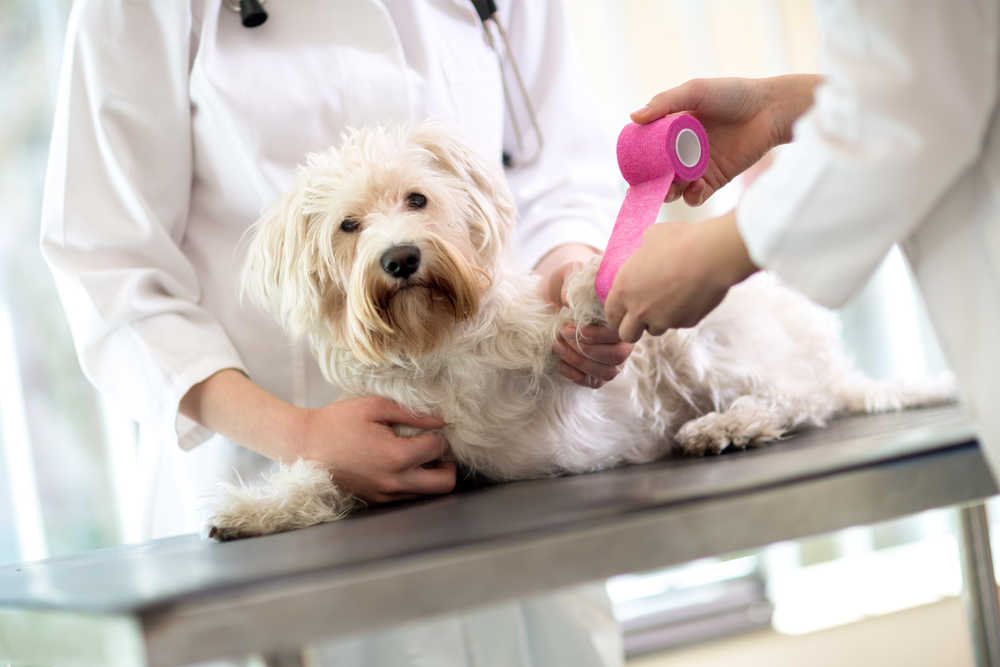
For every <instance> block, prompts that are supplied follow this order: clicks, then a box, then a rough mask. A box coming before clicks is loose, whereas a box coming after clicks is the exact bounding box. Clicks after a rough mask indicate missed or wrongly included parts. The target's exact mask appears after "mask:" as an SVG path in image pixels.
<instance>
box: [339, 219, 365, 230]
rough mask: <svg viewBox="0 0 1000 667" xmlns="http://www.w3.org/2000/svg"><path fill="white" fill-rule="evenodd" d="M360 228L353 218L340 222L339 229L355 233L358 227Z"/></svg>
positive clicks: (359, 224)
mask: <svg viewBox="0 0 1000 667" xmlns="http://www.w3.org/2000/svg"><path fill="white" fill-rule="evenodd" d="M360 226H361V223H360V222H358V221H357V220H355V219H354V218H344V219H343V220H342V221H341V222H340V228H341V229H342V230H344V231H345V232H356V231H358V227H360Z"/></svg>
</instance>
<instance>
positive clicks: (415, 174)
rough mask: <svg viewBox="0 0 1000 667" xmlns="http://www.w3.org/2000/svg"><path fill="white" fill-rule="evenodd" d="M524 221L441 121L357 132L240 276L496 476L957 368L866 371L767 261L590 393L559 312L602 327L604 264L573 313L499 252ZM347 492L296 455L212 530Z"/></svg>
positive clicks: (666, 445)
mask: <svg viewBox="0 0 1000 667" xmlns="http://www.w3.org/2000/svg"><path fill="white" fill-rule="evenodd" d="M514 224H515V208H514V203H513V201H512V199H511V195H510V192H509V191H508V189H507V186H506V184H505V180H504V176H503V174H502V173H501V171H500V169H499V168H498V167H497V166H495V165H493V164H492V163H490V162H488V161H486V160H484V159H482V158H481V157H480V156H478V155H476V154H475V153H474V152H473V151H472V150H471V149H469V148H468V147H467V146H465V145H463V144H462V143H460V142H459V141H457V140H455V139H454V138H453V137H452V136H451V135H450V134H448V133H446V132H445V131H443V130H442V129H441V128H439V127H437V126H434V125H426V124H425V125H420V126H417V127H414V128H394V129H383V128H378V129H366V130H361V131H355V132H350V133H348V134H347V135H346V136H345V138H344V140H343V143H342V145H341V146H340V147H339V148H337V149H335V150H331V151H329V152H326V153H323V154H320V155H313V156H310V158H309V160H308V164H307V165H306V166H305V167H304V168H302V169H301V170H300V173H299V174H298V179H297V182H296V183H295V185H294V187H293V188H292V189H291V191H290V192H289V193H288V194H287V195H286V196H285V197H284V198H283V200H282V201H280V202H279V204H278V205H277V206H276V207H274V208H273V209H272V210H271V211H270V212H269V213H267V214H265V216H264V217H263V218H262V219H261V220H260V221H259V223H258V224H257V226H256V230H255V234H254V236H253V238H252V240H251V245H250V248H249V255H248V260H247V264H246V268H245V272H244V276H243V278H244V286H245V289H246V291H247V292H248V294H249V295H250V296H251V297H252V298H253V299H254V300H255V301H256V302H257V303H258V304H260V305H261V306H263V307H264V308H266V309H267V310H268V311H269V312H271V313H272V314H273V315H274V316H275V317H277V318H278V319H279V320H280V321H281V323H282V324H283V326H284V327H285V329H286V330H287V331H288V333H289V334H291V335H292V336H306V337H307V338H308V340H309V341H310V343H311V345H312V349H313V350H314V352H315V355H316V357H317V359H318V361H319V364H320V366H321V368H322V370H323V372H324V373H325V375H326V378H327V379H328V380H329V381H330V382H332V383H334V384H335V385H336V386H337V387H338V388H339V389H340V390H341V392H342V395H343V396H344V397H345V398H349V397H356V396H370V395H377V396H383V397H386V398H389V399H392V400H394V401H397V402H398V403H400V404H402V405H403V406H406V407H408V408H410V409H412V410H414V411H415V412H421V413H431V414H436V415H439V416H440V417H441V418H442V419H443V420H444V421H446V422H447V424H448V426H446V427H445V429H444V435H445V436H446V437H447V441H448V443H449V444H450V448H451V452H452V453H453V454H454V457H455V458H456V459H457V461H458V463H459V464H460V465H462V466H463V467H465V468H468V469H472V470H475V471H476V472H478V473H480V474H482V475H485V476H487V477H489V478H492V479H495V480H512V479H521V478H530V477H540V476H547V475H556V474H560V473H582V472H590V471H595V470H601V469H605V468H611V467H613V466H617V465H620V464H623V463H645V462H649V461H653V460H656V459H659V458H661V457H663V456H664V455H665V454H667V453H668V452H669V451H670V450H671V449H672V448H676V449H680V450H682V451H684V452H687V453H691V454H702V453H705V452H720V451H722V450H723V449H725V448H726V447H728V446H731V445H733V446H737V447H746V446H748V445H755V444H759V443H762V442H766V441H768V440H774V439H776V438H780V437H781V436H782V435H783V434H785V433H787V432H789V431H790V430H792V429H795V428H796V427H799V426H802V425H822V424H823V423H825V422H826V421H827V420H828V419H829V418H830V417H831V416H832V415H834V414H836V413H839V412H845V411H852V412H853V411H867V412H874V411H879V410H892V409H899V408H901V407H904V406H911V405H917V404H923V403H930V402H936V401H940V400H942V399H947V398H948V397H950V396H951V394H952V387H951V385H950V382H949V381H946V380H945V381H938V382H927V383H919V384H915V385H913V386H909V387H907V386H902V385H900V384H886V383H879V382H874V381H871V380H869V379H867V378H865V377H863V376H862V375H860V374H859V373H857V372H855V371H854V370H852V367H851V364H850V363H849V361H848V359H847V357H846V355H845V353H844V351H843V349H842V345H841V342H840V340H839V339H838V336H837V330H838V327H837V321H836V317H835V316H834V315H833V314H832V313H830V312H828V311H826V310H823V309H821V308H819V307H818V306H816V305H814V304H812V303H811V302H809V301H808V300H806V299H805V298H804V297H802V296H800V295H799V294H797V293H795V292H792V291H791V290H789V289H786V288H785V287H783V286H781V285H780V284H778V282H777V281H776V280H775V279H774V278H773V277H771V276H769V275H766V274H759V275H757V276H755V277H753V278H751V279H749V280H747V281H745V282H744V283H742V284H740V285H737V286H736V287H734V288H733V289H732V290H730V292H729V294H728V296H727V297H726V299H725V300H724V301H723V302H722V304H721V305H720V306H719V307H718V308H716V309H715V310H714V311H713V312H712V313H711V314H710V315H709V316H708V317H707V318H705V319H704V320H703V321H702V322H701V323H700V324H698V325H697V326H696V327H694V328H691V329H681V330H674V331H668V332H667V333H666V334H664V335H663V336H660V337H657V338H653V337H650V336H646V337H644V338H643V339H642V340H641V341H640V343H639V344H638V345H637V346H636V348H635V351H634V352H633V353H632V355H631V357H630V359H629V361H628V363H627V364H626V367H625V369H624V370H623V372H622V373H621V374H620V375H619V377H617V378H616V379H615V380H613V381H612V382H610V383H608V384H607V386H605V387H603V388H601V389H599V390H594V389H589V388H584V387H581V386H578V385H577V384H574V383H573V382H571V381H569V380H567V379H565V378H564V377H562V376H561V375H560V374H559V373H558V371H557V359H556V358H555V357H554V355H553V353H552V343H553V341H554V339H555V336H556V331H557V329H558V328H559V327H560V325H561V324H563V323H565V322H566V321H567V319H570V320H573V321H574V322H576V323H589V322H601V321H602V318H603V311H602V308H601V305H600V303H599V301H598V300H597V297H596V295H595V293H594V277H595V274H596V270H597V262H596V261H595V262H593V263H592V264H591V265H590V266H588V267H587V268H586V269H585V270H582V271H579V272H578V273H576V274H574V275H572V276H571V277H570V279H569V281H570V282H569V289H568V295H569V296H568V299H569V302H570V304H571V306H570V308H569V309H563V312H557V311H556V310H555V309H554V308H552V307H551V306H550V305H548V304H547V303H546V302H545V301H544V300H543V299H542V298H541V297H540V296H539V293H538V289H537V285H536V279H535V278H534V277H533V276H532V274H530V273H529V272H528V271H526V270H523V269H521V268H518V267H516V266H515V265H514V264H513V263H511V262H509V261H508V259H507V258H506V257H505V250H506V248H507V242H508V240H509V238H510V236H511V231H512V230H513V228H514ZM403 435H411V433H403ZM352 503H353V499H352V498H350V497H349V496H347V495H346V494H344V493H342V492H340V491H339V490H338V488H337V487H336V484H335V482H333V481H332V480H331V478H330V475H329V473H328V471H326V470H323V469H320V468H319V467H318V466H316V465H313V464H311V463H308V462H303V461H300V462H299V463H297V464H295V465H293V466H282V467H281V468H280V469H279V470H277V471H276V472H275V473H274V474H273V475H271V476H270V477H269V478H268V479H265V483H264V484H263V485H261V486H257V487H247V486H242V485H241V486H234V485H228V486H226V487H225V489H224V491H223V492H222V495H221V497H220V499H219V501H218V503H217V506H216V508H215V510H216V511H215V515H214V517H213V518H212V519H211V524H212V526H213V528H214V530H213V534H214V535H216V536H218V537H220V538H223V539H224V538H230V537H238V536H250V535H259V534H266V533H272V532H278V531H283V530H289V529H292V528H298V527H302V526H306V525H311V524H314V523H319V522H323V521H329V520H332V519H335V518H339V517H340V516H343V515H344V514H345V513H346V512H347V511H349V510H350V508H351V506H352Z"/></svg>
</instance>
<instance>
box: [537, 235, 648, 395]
mask: <svg viewBox="0 0 1000 667" xmlns="http://www.w3.org/2000/svg"><path fill="white" fill-rule="evenodd" d="M588 255H589V257H593V256H594V252H593V251H590V252H589V253H588ZM583 264H584V263H583V262H582V261H575V260H570V261H567V262H565V263H564V264H562V265H560V266H558V267H556V268H554V269H553V270H552V271H551V273H550V274H549V275H548V277H547V278H545V279H544V280H543V290H542V291H543V295H544V296H545V298H546V300H547V301H549V302H550V303H552V304H553V305H554V306H557V307H560V308H561V307H563V306H567V307H568V306H569V301H568V299H567V295H566V278H567V277H569V276H570V275H571V274H572V273H574V272H576V271H579V270H580V269H581V268H583ZM633 347H634V346H633V345H632V344H630V343H624V342H622V341H621V339H619V338H618V331H617V329H613V328H611V327H606V326H598V325H588V326H584V327H580V328H579V329H577V327H575V326H573V325H572V324H567V325H565V326H563V327H562V328H561V329H560V330H559V332H558V333H557V334H556V340H555V341H554V342H553V343H552V351H553V353H555V355H556V356H557V357H559V372H560V373H561V374H562V375H563V376H564V377H567V378H569V379H570V380H572V381H573V382H575V383H577V384H578V385H581V386H583V387H591V388H593V389H598V388H600V387H603V386H604V385H605V384H606V383H607V382H610V381H611V380H613V379H615V377H617V375H618V374H619V373H621V371H622V369H623V368H624V367H625V362H626V360H628V357H629V355H630V354H631V353H632V348H633Z"/></svg>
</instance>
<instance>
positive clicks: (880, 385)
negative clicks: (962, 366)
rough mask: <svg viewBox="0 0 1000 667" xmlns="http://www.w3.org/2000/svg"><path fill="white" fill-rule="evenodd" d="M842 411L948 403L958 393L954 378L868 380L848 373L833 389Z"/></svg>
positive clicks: (889, 410)
mask: <svg viewBox="0 0 1000 667" xmlns="http://www.w3.org/2000/svg"><path fill="white" fill-rule="evenodd" d="M837 394H838V399H839V403H840V407H841V411H843V412H868V413H874V412H892V411H895V410H903V409H905V408H915V407H920V406H927V405H937V404H942V403H951V402H953V401H955V400H956V398H957V397H958V393H957V389H956V386H955V378H954V376H952V375H951V374H950V373H945V374H943V375H940V376H938V377H936V378H917V379H903V380H872V379H871V378H868V377H866V376H864V375H862V374H860V373H856V374H852V375H851V376H850V377H849V378H848V379H847V381H845V382H844V383H843V384H842V385H841V387H840V389H839V390H838V391H837Z"/></svg>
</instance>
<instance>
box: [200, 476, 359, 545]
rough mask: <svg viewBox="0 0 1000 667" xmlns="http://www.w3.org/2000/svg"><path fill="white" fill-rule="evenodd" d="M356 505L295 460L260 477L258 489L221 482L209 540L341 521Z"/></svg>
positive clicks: (351, 497)
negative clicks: (260, 481)
mask: <svg viewBox="0 0 1000 667" xmlns="http://www.w3.org/2000/svg"><path fill="white" fill-rule="evenodd" d="M358 502H359V501H358V500H357V499H356V498H354V497H353V496H351V495H349V494H347V493H344V492H343V491H342V490H341V489H340V488H338V487H337V485H336V484H335V483H334V481H333V480H332V479H331V478H330V473H329V472H328V471H326V470H324V469H323V468H321V467H320V466H317V465H315V464H313V463H310V462H309V461H303V460H301V459H299V460H298V461H297V462H295V463H293V464H292V465H284V464H282V465H279V467H278V468H277V469H276V470H274V471H272V472H270V473H266V474H264V475H263V482H262V483H261V484H258V485H256V486H251V485H248V484H245V483H243V482H242V480H241V481H240V482H239V483H238V484H229V483H226V482H220V484H219V491H218V494H217V495H216V497H215V499H214V504H213V508H212V516H211V517H210V518H209V521H208V536H209V537H212V538H215V539H217V540H220V541H225V540H234V539H239V538H243V537H255V536H258V535H270V534H271V533H280V532H284V531H286V530H295V529H296V528H305V527H306V526H312V525H315V524H318V523H326V522H328V521H335V520H336V519H341V518H343V517H344V516H346V515H347V514H348V513H349V512H350V511H351V509H352V508H353V507H355V506H356V505H357V504H358Z"/></svg>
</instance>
